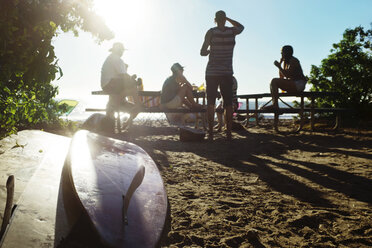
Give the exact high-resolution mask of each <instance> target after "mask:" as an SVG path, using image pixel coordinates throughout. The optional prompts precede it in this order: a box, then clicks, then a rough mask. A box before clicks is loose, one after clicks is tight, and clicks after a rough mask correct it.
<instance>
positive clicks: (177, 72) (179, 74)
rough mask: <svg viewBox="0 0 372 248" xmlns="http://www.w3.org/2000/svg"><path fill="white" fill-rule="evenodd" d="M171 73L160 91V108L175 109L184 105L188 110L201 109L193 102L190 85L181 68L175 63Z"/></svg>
mask: <svg viewBox="0 0 372 248" xmlns="http://www.w3.org/2000/svg"><path fill="white" fill-rule="evenodd" d="M171 71H172V76H170V77H168V78H167V79H166V80H165V82H164V84H163V87H162V90H161V97H160V103H161V106H162V107H165V108H169V109H175V108H179V107H181V106H182V105H183V104H185V105H186V106H187V107H188V108H190V109H201V108H202V106H201V105H200V104H198V103H196V102H195V100H194V96H193V93H192V85H191V84H190V83H189V81H187V79H186V77H185V76H184V75H183V66H181V65H180V64H179V63H175V64H173V65H172V67H171Z"/></svg>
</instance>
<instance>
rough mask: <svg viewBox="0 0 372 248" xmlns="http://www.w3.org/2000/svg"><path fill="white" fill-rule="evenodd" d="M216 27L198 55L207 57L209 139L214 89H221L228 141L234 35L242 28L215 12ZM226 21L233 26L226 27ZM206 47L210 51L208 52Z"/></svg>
mask: <svg viewBox="0 0 372 248" xmlns="http://www.w3.org/2000/svg"><path fill="white" fill-rule="evenodd" d="M214 20H215V22H216V23H217V27H214V28H211V29H209V30H208V32H207V33H206V35H205V38H204V43H203V46H202V48H201V50H200V55H201V56H207V55H209V62H208V65H207V69H206V72H205V75H206V76H205V80H206V83H207V102H208V127H209V130H208V139H209V140H213V124H214V112H215V111H214V107H215V103H216V96H217V88H218V86H219V87H220V91H221V95H222V98H223V104H224V109H225V117H226V136H227V139H231V127H232V117H233V108H232V85H233V79H232V76H233V67H232V58H233V51H234V46H235V36H236V35H238V34H240V33H241V32H242V31H243V29H244V27H243V25H241V24H240V23H239V22H237V21H234V20H232V19H230V18H228V17H226V14H225V12H224V11H222V10H220V11H217V12H216V17H215V19H214ZM226 21H228V22H230V23H231V24H232V25H233V27H226V26H225V24H226ZM208 47H209V50H208Z"/></svg>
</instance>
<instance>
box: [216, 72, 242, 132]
mask: <svg viewBox="0 0 372 248" xmlns="http://www.w3.org/2000/svg"><path fill="white" fill-rule="evenodd" d="M237 90H238V82H237V81H236V78H235V77H234V76H233V85H232V93H233V97H232V100H233V112H235V111H236V110H237V109H238V107H239V103H238V97H237V96H236V95H237ZM223 112H224V111H223V102H222V101H221V102H220V104H219V105H218V106H217V108H216V113H217V120H218V124H217V125H216V126H215V127H214V128H215V129H217V132H221V131H222V127H223V126H224V120H223V115H222V114H223Z"/></svg>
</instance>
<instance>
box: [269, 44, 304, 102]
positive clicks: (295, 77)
mask: <svg viewBox="0 0 372 248" xmlns="http://www.w3.org/2000/svg"><path fill="white" fill-rule="evenodd" d="M292 55H293V48H292V47H291V46H288V45H287V46H283V48H282V58H281V59H280V62H278V61H276V60H275V61H274V65H275V66H276V67H278V68H279V78H274V79H273V80H272V81H271V84H270V91H271V96H272V98H273V105H271V106H267V107H264V108H263V109H278V108H279V106H278V98H279V89H282V90H284V91H286V92H288V93H297V92H302V91H304V89H305V85H306V81H307V79H306V77H305V76H304V74H303V72H302V68H301V64H300V61H299V60H298V59H297V58H295V57H293V56H292ZM283 62H284V64H283V68H282V66H281V64H282V63H283Z"/></svg>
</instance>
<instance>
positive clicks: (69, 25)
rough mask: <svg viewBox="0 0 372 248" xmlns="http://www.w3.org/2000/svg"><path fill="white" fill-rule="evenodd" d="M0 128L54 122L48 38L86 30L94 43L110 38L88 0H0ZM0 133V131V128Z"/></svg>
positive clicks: (53, 68) (54, 64) (54, 71)
mask: <svg viewBox="0 0 372 248" xmlns="http://www.w3.org/2000/svg"><path fill="white" fill-rule="evenodd" d="M0 6H1V8H0V128H1V129H0V131H2V132H3V133H4V131H5V133H9V132H14V131H16V130H17V128H18V127H22V126H29V125H31V124H38V123H40V122H51V121H55V120H56V119H57V117H58V109H57V104H56V102H55V101H54V100H53V98H54V97H55V96H56V94H57V93H58V88H57V87H55V86H53V85H52V84H51V82H52V81H53V80H55V79H56V77H57V76H59V77H61V76H62V70H61V68H60V67H59V66H58V59H57V58H56V56H55V53H54V47H53V45H52V40H53V38H55V37H56V36H58V34H59V33H61V32H68V31H72V32H74V34H75V35H76V36H77V35H78V33H79V30H83V31H87V32H90V33H92V34H93V36H94V37H96V39H97V41H98V42H101V41H103V40H106V39H111V38H113V33H112V32H111V31H110V30H109V29H108V27H107V26H106V25H105V23H104V22H103V20H102V19H101V18H100V17H99V16H97V15H96V14H95V13H94V12H93V10H92V7H93V3H92V0H79V1H76V0H0ZM0 133H1V132H0Z"/></svg>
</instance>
